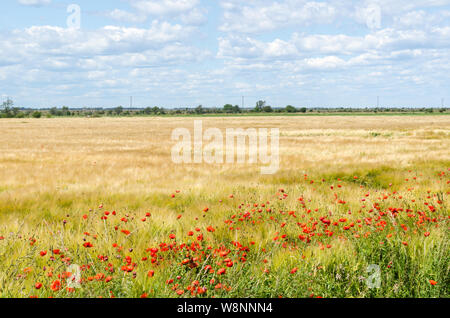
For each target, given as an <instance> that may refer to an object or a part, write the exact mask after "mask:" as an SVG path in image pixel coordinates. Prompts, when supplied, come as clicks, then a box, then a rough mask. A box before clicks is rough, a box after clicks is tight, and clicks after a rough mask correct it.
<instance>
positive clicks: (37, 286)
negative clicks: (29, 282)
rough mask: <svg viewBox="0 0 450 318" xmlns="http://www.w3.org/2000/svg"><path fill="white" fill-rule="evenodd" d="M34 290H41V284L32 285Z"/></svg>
mask: <svg viewBox="0 0 450 318" xmlns="http://www.w3.org/2000/svg"><path fill="white" fill-rule="evenodd" d="M34 288H36V289H41V288H42V284H41V283H36V284H35V285H34Z"/></svg>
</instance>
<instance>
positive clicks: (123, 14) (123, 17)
mask: <svg viewBox="0 0 450 318" xmlns="http://www.w3.org/2000/svg"><path fill="white" fill-rule="evenodd" d="M106 16H108V17H110V18H111V19H114V20H117V21H121V22H131V23H142V22H144V21H145V20H147V17H146V16H145V15H142V14H141V15H140V14H134V13H131V12H128V11H124V10H119V9H114V10H112V11H108V12H107V13H106Z"/></svg>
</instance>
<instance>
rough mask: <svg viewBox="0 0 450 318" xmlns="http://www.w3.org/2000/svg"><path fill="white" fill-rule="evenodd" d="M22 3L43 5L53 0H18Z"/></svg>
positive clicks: (36, 5)
mask: <svg viewBox="0 0 450 318" xmlns="http://www.w3.org/2000/svg"><path fill="white" fill-rule="evenodd" d="M18 2H19V3H20V4H21V5H24V6H34V7H41V6H45V5H48V4H50V3H51V2H52V1H51V0H18Z"/></svg>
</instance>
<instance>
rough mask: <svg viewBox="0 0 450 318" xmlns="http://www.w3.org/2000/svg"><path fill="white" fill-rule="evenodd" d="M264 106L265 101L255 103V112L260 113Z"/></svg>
mask: <svg viewBox="0 0 450 318" xmlns="http://www.w3.org/2000/svg"><path fill="white" fill-rule="evenodd" d="M265 105H266V101H263V100H260V101H257V102H256V107H255V111H256V112H258V113H260V112H262V111H263V108H264V106H265Z"/></svg>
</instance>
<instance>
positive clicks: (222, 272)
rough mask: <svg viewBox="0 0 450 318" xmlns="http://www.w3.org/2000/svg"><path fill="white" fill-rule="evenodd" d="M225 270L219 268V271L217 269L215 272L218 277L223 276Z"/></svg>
mask: <svg viewBox="0 0 450 318" xmlns="http://www.w3.org/2000/svg"><path fill="white" fill-rule="evenodd" d="M226 271H227V270H226V269H225V268H221V269H219V270H218V271H217V274H218V275H223V274H225V273H226Z"/></svg>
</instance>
